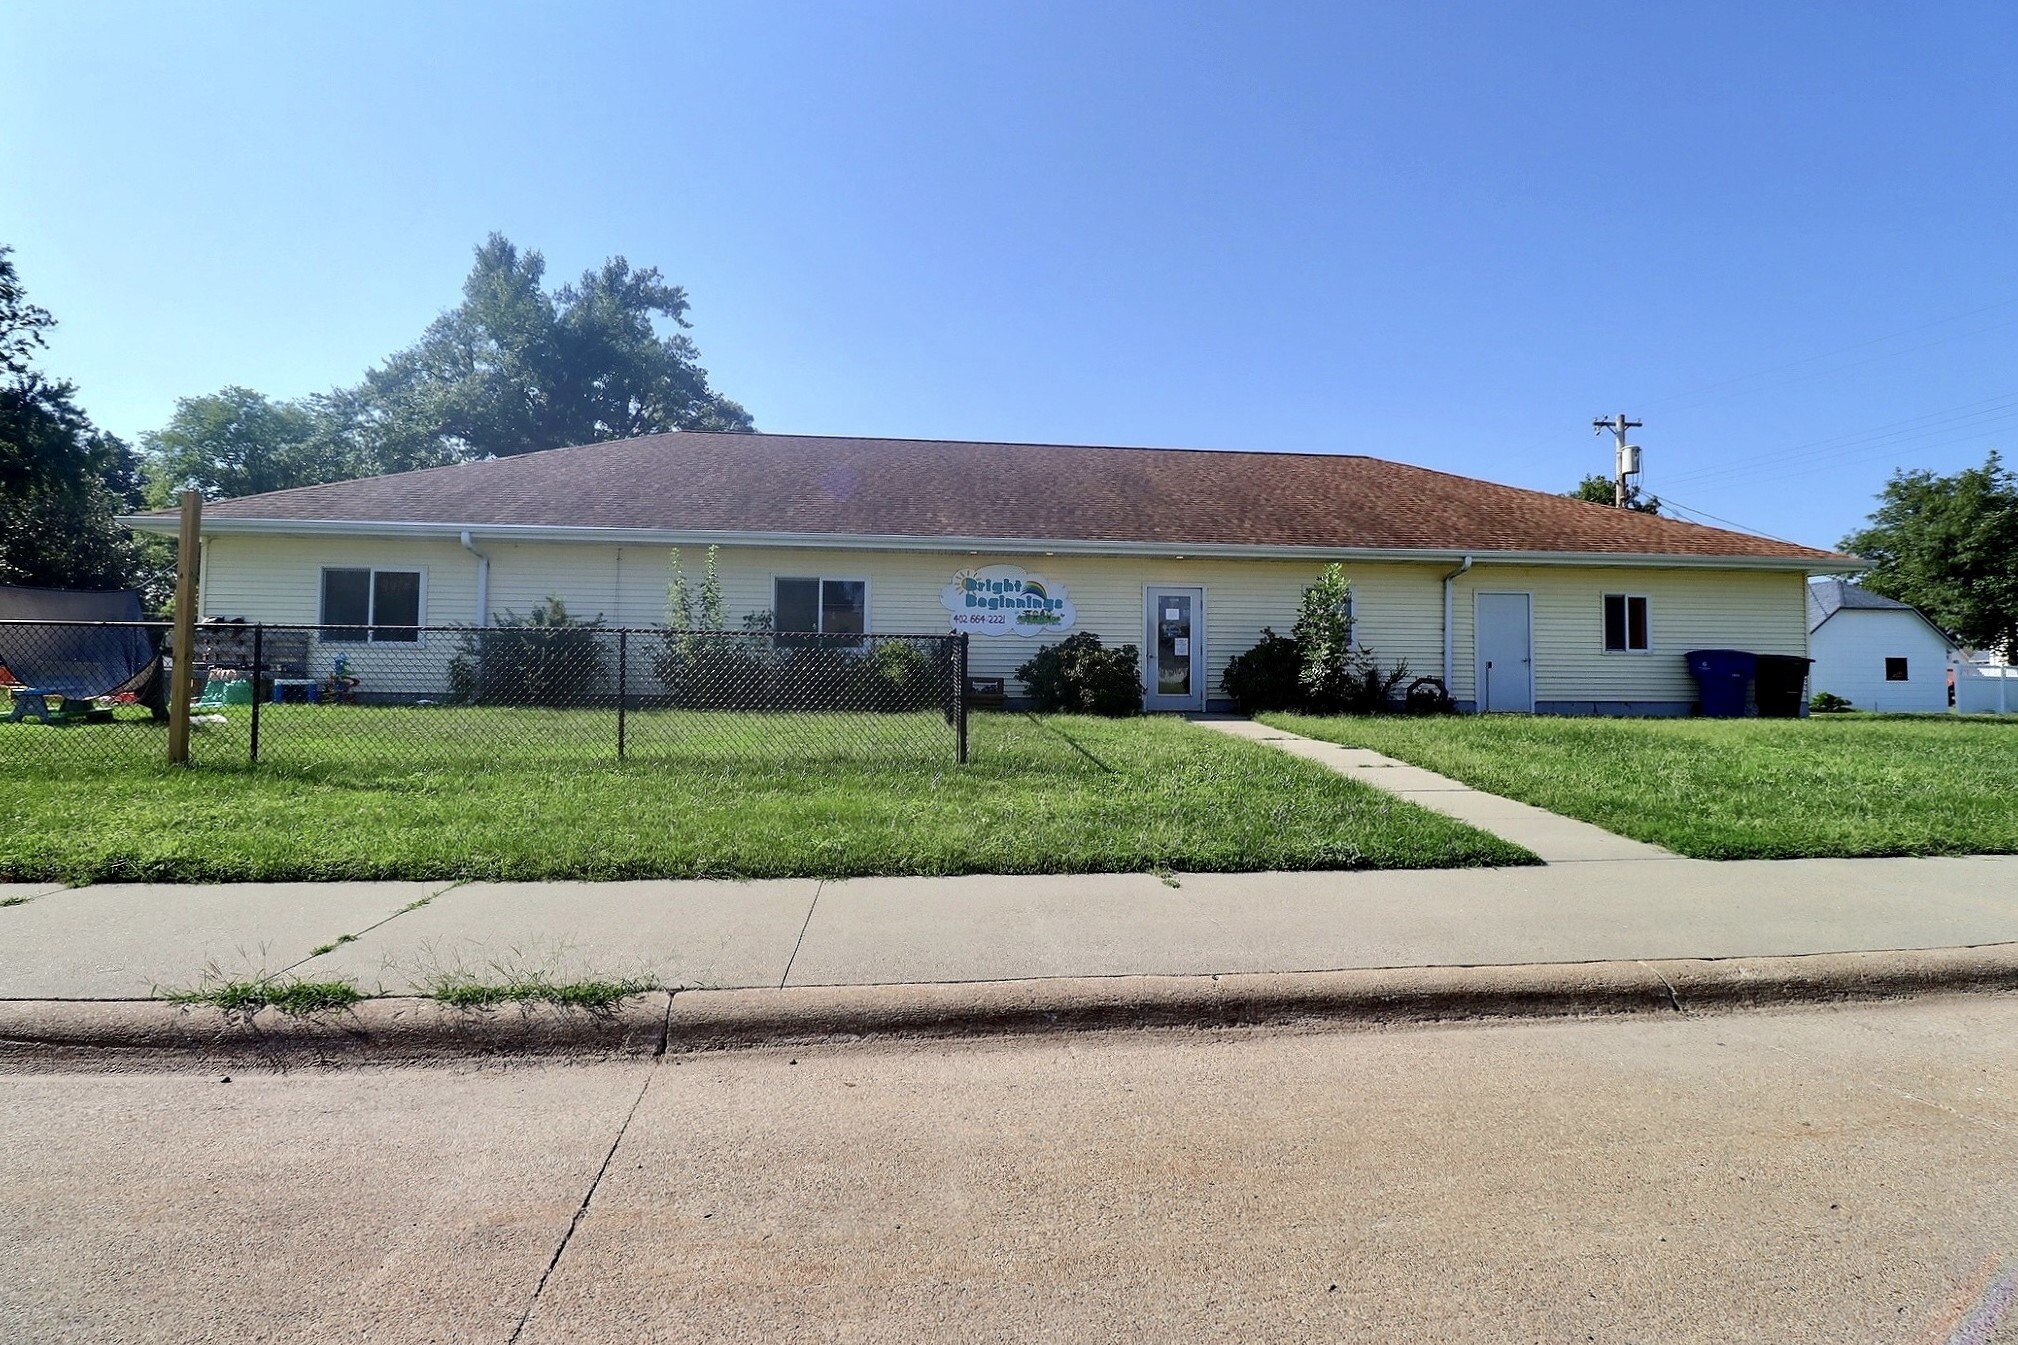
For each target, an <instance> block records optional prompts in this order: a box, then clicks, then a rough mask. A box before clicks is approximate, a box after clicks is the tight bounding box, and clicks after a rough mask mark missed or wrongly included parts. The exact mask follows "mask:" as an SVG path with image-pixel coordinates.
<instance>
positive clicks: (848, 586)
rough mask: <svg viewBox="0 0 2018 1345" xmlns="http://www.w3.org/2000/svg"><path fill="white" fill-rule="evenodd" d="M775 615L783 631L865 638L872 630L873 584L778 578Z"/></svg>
mask: <svg viewBox="0 0 2018 1345" xmlns="http://www.w3.org/2000/svg"><path fill="white" fill-rule="evenodd" d="M771 615H772V621H773V624H775V625H776V627H777V628H778V629H779V630H780V631H808V632H813V631H817V632H819V633H820V634H823V635H861V634H864V633H865V632H867V631H868V629H869V585H868V582H867V581H866V580H861V579H810V578H809V579H776V580H773V581H772V587H771Z"/></svg>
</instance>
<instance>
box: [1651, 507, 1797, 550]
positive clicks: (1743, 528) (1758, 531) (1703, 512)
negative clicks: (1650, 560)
mask: <svg viewBox="0 0 2018 1345" xmlns="http://www.w3.org/2000/svg"><path fill="white" fill-rule="evenodd" d="M1660 501H1661V507H1662V508H1664V509H1667V508H1673V509H1679V510H1680V511H1681V512H1683V513H1685V514H1693V515H1695V516H1696V517H1697V518H1707V519H1709V520H1710V521H1711V522H1713V523H1721V524H1723V525H1724V526H1725V527H1727V528H1736V529H1737V530H1738V531H1739V532H1749V533H1751V534H1753V535H1754V536H1758V537H1763V538H1765V539H1766V540H1767V541H1769V542H1785V543H1786V544H1787V545H1788V546H1803V545H1805V543H1802V542H1796V541H1794V540H1792V539H1791V538H1787V537H1780V536H1777V535H1776V534H1774V533H1770V532H1767V531H1766V530H1765V529H1764V528H1754V527H1751V526H1750V525H1748V524H1744V523H1739V522H1736V521H1734V520H1732V519H1728V518H1725V517H1723V516H1722V515H1721V514H1713V513H1711V512H1710V511H1709V510H1707V509H1697V508H1694V507H1693V506H1690V505H1686V504H1683V503H1682V502H1681V501H1680V500H1671V499H1669V498H1668V497H1667V496H1665V495H1663V496H1661V497H1660ZM1682 521H1683V522H1684V523H1686V522H1688V521H1689V520H1687V519H1683V520H1682Z"/></svg>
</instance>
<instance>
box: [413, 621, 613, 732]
mask: <svg viewBox="0 0 2018 1345" xmlns="http://www.w3.org/2000/svg"><path fill="white" fill-rule="evenodd" d="M602 625H603V619H602V617H600V616H597V617H593V618H591V619H589V620H586V621H584V620H582V619H580V618H578V617H573V616H569V615H568V609H567V604H566V603H564V602H562V601H561V600H560V599H559V598H557V597H551V596H550V597H548V598H547V600H546V601H545V602H543V603H540V604H538V605H537V606H535V607H534V608H533V609H532V611H531V612H529V613H527V614H526V615H525V616H520V615H518V614H517V613H516V612H513V611H511V610H509V609H507V610H506V612H505V614H504V615H503V616H502V617H500V618H499V619H498V620H497V622H496V623H495V624H493V625H491V626H489V627H486V628H484V629H482V630H466V631H464V632H463V633H462V636H461V641H460V645H459V648H458V651H457V653H456V656H455V657H454V658H453V659H451V660H449V669H448V680H449V695H450V698H451V699H453V700H455V701H458V702H460V703H462V704H465V705H541V706H549V707H563V706H570V705H588V704H591V703H593V702H594V701H595V700H596V699H597V698H598V697H599V696H601V695H602V694H603V692H604V690H605V689H606V688H607V687H608V685H609V678H610V669H609V651H608V650H607V649H606V648H604V643H605V642H604V639H603V634H602Z"/></svg>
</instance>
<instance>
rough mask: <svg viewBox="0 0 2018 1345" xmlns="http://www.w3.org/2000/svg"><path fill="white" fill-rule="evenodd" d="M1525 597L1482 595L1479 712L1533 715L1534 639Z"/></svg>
mask: <svg viewBox="0 0 2018 1345" xmlns="http://www.w3.org/2000/svg"><path fill="white" fill-rule="evenodd" d="M1528 606H1529V602H1528V595H1527V594H1525V593H1481V594H1479V595H1478V608H1477V612H1478V708H1479V709H1480V710H1482V711H1492V710H1512V711H1515V712H1517V713H1520V714H1533V713H1534V708H1535V670H1534V638H1533V631H1532V628H1531V627H1530V625H1529V610H1528Z"/></svg>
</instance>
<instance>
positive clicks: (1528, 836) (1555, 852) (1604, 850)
mask: <svg viewBox="0 0 2018 1345" xmlns="http://www.w3.org/2000/svg"><path fill="white" fill-rule="evenodd" d="M1191 722H1192V723H1194V724H1196V725H1198V726H1199V727H1200V728H1204V729H1211V730H1213V731H1215V732H1218V733H1224V734H1226V735H1228V736H1229V737H1234V738H1245V739H1247V740H1248V741H1249V742H1257V743H1266V744H1268V745H1269V746H1270V747H1274V748H1278V749H1280V750H1281V751H1284V752H1287V753H1289V754H1290V755H1291V756H1297V757H1302V758H1303V759H1304V760H1306V761H1315V762H1317V763H1318V764H1319V765H1320V766H1328V767H1330V768H1331V769H1332V770H1335V771H1337V772H1338V773H1339V774H1340V775H1343V776H1345V777H1346V778H1347V779H1351V780H1357V781H1359V782H1360V783H1361V784H1363V785H1371V786H1372V787H1373V788H1375V789H1380V790H1385V791H1386V792H1388V793H1390V794H1393V795H1394V796H1395V797H1397V798H1403V799H1407V800H1408V801H1409V802H1410V803H1415V804H1420V805H1421V806H1422V807H1424V808H1428V809H1431V810H1432V811H1434V812H1439V813H1442V814H1444V815H1445V816H1446V817H1454V818H1456V819H1457V820H1458V821H1460V822H1463V823H1466V824H1467V825H1470V826H1474V827H1477V828H1478V829H1479V830H1480V831H1489V832H1491V833H1492V834H1493V835H1495V836H1497V837H1499V838H1500V839H1501V840H1503V841H1512V842H1513V843H1514V844H1515V845H1518V846H1520V847H1522V848H1523V849H1525V850H1527V851H1529V852H1531V853H1532V854H1534V855H1535V856H1536V857H1537V858H1538V859H1540V860H1541V861H1542V862H1543V863H1544V864H1576V863H1581V862H1583V861H1585V860H1594V859H1610V860H1621V859H1673V858H1674V857H1675V856H1674V854H1673V853H1672V852H1670V851H1667V850H1664V849H1662V848H1661V847H1660V846H1658V845H1649V844H1647V843H1646V842H1645V841H1635V840H1629V839H1627V838H1626V837H1624V836H1620V835H1617V834H1616V833H1613V832H1609V831H1606V830H1605V829H1604V828H1603V827H1595V826H1592V825H1591V824H1590V823H1588V822H1579V821H1577V820H1576V819H1575V818H1573V817H1564V816H1563V815H1562V814H1560V813H1552V812H1549V811H1548V810H1547V809H1545V808H1537V807H1535V806H1534V805H1533V804H1529V803H1519V802H1516V801H1515V800H1513V799H1509V798H1503V797H1501V796H1500V795H1498V794H1488V793H1486V792H1485V791H1484V790H1482V789H1473V788H1472V787H1471V786H1470V785H1468V784H1465V783H1463V782H1462V781H1458V780H1453V779H1451V778H1450V777H1449V776H1447V775H1438V774H1437V773H1436V772H1435V771H1428V770H1424V769H1423V768H1422V767H1420V766H1411V765H1409V764H1408V763H1407V762H1406V761H1398V760H1396V759H1395V758H1393V757H1389V756H1382V755H1381V754H1380V753H1379V752H1375V751H1371V750H1369V749H1367V748H1364V747H1343V746H1340V745H1339V744H1338V743H1333V742H1326V741H1324V740H1323V739H1322V738H1306V737H1304V736H1303V735H1302V734H1300V733H1291V732H1290V731H1289V730H1287V729H1279V728H1275V727H1273V726H1272V725H1268V724H1262V723H1257V722H1256V721H1254V720H1251V719H1233V718H1221V717H1217V716H1211V715H1202V716H1197V717H1195V718H1193V719H1192V721H1191Z"/></svg>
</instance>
